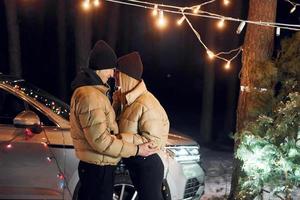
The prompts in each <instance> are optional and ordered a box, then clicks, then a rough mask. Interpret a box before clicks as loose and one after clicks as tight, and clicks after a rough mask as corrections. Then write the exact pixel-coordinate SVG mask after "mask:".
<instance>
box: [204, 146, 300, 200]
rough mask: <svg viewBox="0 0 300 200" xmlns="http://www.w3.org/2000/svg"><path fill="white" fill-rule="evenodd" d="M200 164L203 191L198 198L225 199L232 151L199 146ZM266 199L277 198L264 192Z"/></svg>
mask: <svg viewBox="0 0 300 200" xmlns="http://www.w3.org/2000/svg"><path fill="white" fill-rule="evenodd" d="M201 155H202V160H203V161H202V166H203V168H204V169H205V172H206V177H205V193H204V195H203V196H202V197H201V198H200V200H225V199H226V196H228V195H229V192H230V183H231V174H232V161H233V152H232V151H216V150H211V149H208V148H204V147H202V148H201ZM263 199H266V200H279V198H274V197H269V196H268V194H267V193H264V198H263ZM292 199H293V200H299V199H300V188H298V190H295V192H294V193H293V194H292Z"/></svg>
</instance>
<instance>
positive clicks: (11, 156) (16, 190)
mask: <svg viewBox="0 0 300 200" xmlns="http://www.w3.org/2000/svg"><path fill="white" fill-rule="evenodd" d="M28 109H34V107H32V106H30V105H29V104H28V103H27V101H26V100H25V99H24V98H19V97H18V95H17V94H16V95H14V94H11V93H9V92H7V91H5V90H3V89H2V88H0V199H62V198H63V187H62V184H61V177H60V176H59V167H58V164H57V163H56V161H55V158H54V157H53V153H52V152H51V149H50V148H49V147H48V145H47V140H48V139H47V135H46V134H45V131H42V132H41V133H39V134H33V133H32V132H31V131H30V130H29V129H25V128H16V127H15V126H14V125H13V119H14V117H16V116H17V115H18V114H19V113H20V112H22V111H24V110H28ZM34 112H38V110H34ZM38 116H39V117H40V119H41V122H42V123H44V124H45V125H46V126H48V127H51V126H53V127H55V124H53V123H52V124H51V121H50V120H49V119H47V117H46V116H43V115H42V114H41V113H38ZM49 123H50V124H49ZM51 129H54V128H51Z"/></svg>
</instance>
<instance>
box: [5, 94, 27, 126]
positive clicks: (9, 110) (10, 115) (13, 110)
mask: <svg viewBox="0 0 300 200" xmlns="http://www.w3.org/2000/svg"><path fill="white" fill-rule="evenodd" d="M23 110H25V104H24V101H22V100H21V99H19V98H17V97H16V96H14V95H12V94H10V93H8V92H6V91H4V90H0V124H13V119H14V118H15V117H16V116H17V115H18V114H19V113H20V112H22V111H23Z"/></svg>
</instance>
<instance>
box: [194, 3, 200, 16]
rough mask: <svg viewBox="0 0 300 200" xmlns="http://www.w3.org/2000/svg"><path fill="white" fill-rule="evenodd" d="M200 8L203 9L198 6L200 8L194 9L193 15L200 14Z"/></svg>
mask: <svg viewBox="0 0 300 200" xmlns="http://www.w3.org/2000/svg"><path fill="white" fill-rule="evenodd" d="M200 8H201V6H200V5H198V6H196V7H194V8H193V13H194V14H197V13H199V10H200Z"/></svg>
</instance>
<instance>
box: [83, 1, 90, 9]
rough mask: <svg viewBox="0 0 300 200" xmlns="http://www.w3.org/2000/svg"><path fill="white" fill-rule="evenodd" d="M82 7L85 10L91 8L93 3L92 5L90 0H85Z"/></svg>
mask: <svg viewBox="0 0 300 200" xmlns="http://www.w3.org/2000/svg"><path fill="white" fill-rule="evenodd" d="M82 7H83V9H84V10H89V9H90V7H91V5H90V0H84V1H83V3H82Z"/></svg>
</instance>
